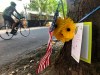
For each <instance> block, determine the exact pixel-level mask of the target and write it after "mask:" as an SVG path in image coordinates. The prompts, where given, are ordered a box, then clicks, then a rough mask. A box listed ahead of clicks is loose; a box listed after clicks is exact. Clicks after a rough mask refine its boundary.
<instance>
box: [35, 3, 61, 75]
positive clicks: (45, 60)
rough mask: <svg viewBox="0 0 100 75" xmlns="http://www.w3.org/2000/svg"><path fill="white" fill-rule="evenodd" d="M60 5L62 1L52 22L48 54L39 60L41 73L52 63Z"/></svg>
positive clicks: (38, 70)
mask: <svg viewBox="0 0 100 75" xmlns="http://www.w3.org/2000/svg"><path fill="white" fill-rule="evenodd" d="M59 5H60V2H59V4H58V7H57V9H56V12H55V14H54V18H53V22H52V24H51V27H50V29H49V40H48V45H47V49H46V54H45V55H44V56H43V58H42V59H41V60H40V62H39V66H38V69H37V74H38V73H40V72H41V71H43V70H44V69H45V68H46V67H47V66H49V65H50V56H51V53H52V36H53V30H54V29H55V27H56V23H55V22H56V19H57V17H58V15H59V12H58V8H59Z"/></svg>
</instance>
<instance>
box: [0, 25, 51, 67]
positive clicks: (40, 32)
mask: <svg viewBox="0 0 100 75" xmlns="http://www.w3.org/2000/svg"><path fill="white" fill-rule="evenodd" d="M48 37H49V36H48V28H47V27H35V28H31V32H30V35H29V36H28V37H23V36H22V35H21V34H20V33H18V35H16V36H14V37H13V38H12V39H11V40H3V39H1V38H0V66H1V65H4V64H6V63H8V62H10V61H12V60H13V59H15V58H16V57H17V56H18V55H20V54H23V53H24V52H26V51H32V50H34V49H35V48H38V47H39V46H41V45H44V44H46V43H47V42H48Z"/></svg>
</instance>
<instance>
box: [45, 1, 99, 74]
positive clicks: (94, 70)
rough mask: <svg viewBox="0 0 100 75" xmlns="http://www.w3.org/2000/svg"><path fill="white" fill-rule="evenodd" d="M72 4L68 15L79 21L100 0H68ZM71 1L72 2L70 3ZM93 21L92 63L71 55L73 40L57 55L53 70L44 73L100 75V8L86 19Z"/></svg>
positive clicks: (97, 4) (86, 20)
mask: <svg viewBox="0 0 100 75" xmlns="http://www.w3.org/2000/svg"><path fill="white" fill-rule="evenodd" d="M67 1H68V4H70V6H69V7H70V8H69V12H68V15H67V16H68V17H71V18H72V19H73V20H74V22H76V23H77V22H78V21H79V20H80V19H81V18H82V17H84V16H85V15H86V14H87V13H89V12H90V11H92V10H93V9H94V8H96V7H97V6H100V0H67ZM70 1H72V2H70ZM69 2H70V3H69ZM84 21H85V22H91V21H92V23H93V27H92V63H91V64H88V63H86V62H83V61H80V63H77V62H76V61H75V60H74V59H73V58H72V57H71V45H72V41H71V40H70V41H69V42H65V44H64V46H63V48H62V50H61V51H60V53H59V55H58V56H57V58H56V60H55V62H54V64H53V65H52V67H51V70H50V71H49V72H48V73H45V74H43V75H100V10H98V11H96V12H95V13H94V14H92V15H91V16H89V17H88V18H87V19H85V20H84Z"/></svg>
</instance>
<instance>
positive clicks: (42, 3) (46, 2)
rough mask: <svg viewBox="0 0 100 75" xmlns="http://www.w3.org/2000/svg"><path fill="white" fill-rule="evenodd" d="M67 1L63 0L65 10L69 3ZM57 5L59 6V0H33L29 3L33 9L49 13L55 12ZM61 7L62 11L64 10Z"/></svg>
mask: <svg viewBox="0 0 100 75" xmlns="http://www.w3.org/2000/svg"><path fill="white" fill-rule="evenodd" d="M65 1H66V0H63V3H64V10H65V12H66V11H67V7H66V6H67V5H66V2H65ZM57 6H58V0H32V1H31V3H30V4H29V8H30V9H31V10H32V11H39V13H40V14H42V13H43V12H44V13H47V14H51V13H54V12H55V11H56V8H57ZM61 9H62V8H61V6H60V11H62V10H61ZM61 13H62V12H61Z"/></svg>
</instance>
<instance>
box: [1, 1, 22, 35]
mask: <svg viewBox="0 0 100 75" xmlns="http://www.w3.org/2000/svg"><path fill="white" fill-rule="evenodd" d="M10 4H11V5H10V6H9V7H7V8H6V9H5V10H4V11H3V18H4V21H9V22H10V23H11V25H12V30H11V34H14V35H15V34H16V29H14V28H15V26H16V24H17V23H16V22H15V21H14V19H13V18H12V17H11V16H12V15H13V16H14V17H15V18H17V17H16V16H15V15H14V12H16V13H17V15H19V16H20V18H21V17H22V16H21V15H20V14H19V13H18V12H17V10H16V8H15V7H16V3H15V2H11V3H10Z"/></svg>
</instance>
